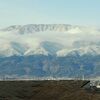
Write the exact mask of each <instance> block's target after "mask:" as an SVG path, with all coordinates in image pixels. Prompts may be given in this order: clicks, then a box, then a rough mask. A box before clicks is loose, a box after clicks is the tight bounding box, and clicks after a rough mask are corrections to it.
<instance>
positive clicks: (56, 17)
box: [0, 0, 100, 27]
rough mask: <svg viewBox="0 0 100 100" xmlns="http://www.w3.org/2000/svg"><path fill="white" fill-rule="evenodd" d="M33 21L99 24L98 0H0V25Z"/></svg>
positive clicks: (99, 4)
mask: <svg viewBox="0 0 100 100" xmlns="http://www.w3.org/2000/svg"><path fill="white" fill-rule="evenodd" d="M35 23H36V24H39V23H40V24H41V23H44V24H45V23H47V24H48V23H50V24H62V23H64V24H74V25H75V24H76V25H92V26H95V25H96V26H100V0H0V27H5V26H9V25H16V24H17V25H18V24H35Z"/></svg>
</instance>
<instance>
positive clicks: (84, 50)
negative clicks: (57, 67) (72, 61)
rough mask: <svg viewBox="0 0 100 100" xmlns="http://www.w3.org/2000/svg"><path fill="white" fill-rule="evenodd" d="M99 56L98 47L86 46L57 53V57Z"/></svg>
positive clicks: (99, 50)
mask: <svg viewBox="0 0 100 100" xmlns="http://www.w3.org/2000/svg"><path fill="white" fill-rule="evenodd" d="M70 54H71V55H77V54H78V55H80V56H82V55H100V46H99V47H97V46H86V47H80V48H74V49H63V50H60V51H58V52H57V56H58V57H63V56H67V55H70Z"/></svg>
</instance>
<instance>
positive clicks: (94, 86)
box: [81, 80, 100, 92]
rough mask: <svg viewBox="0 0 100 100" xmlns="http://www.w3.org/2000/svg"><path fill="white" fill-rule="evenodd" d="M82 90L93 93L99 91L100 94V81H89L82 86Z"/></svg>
mask: <svg viewBox="0 0 100 100" xmlns="http://www.w3.org/2000/svg"><path fill="white" fill-rule="evenodd" d="M81 87H82V88H84V89H86V90H91V91H99V92H100V81H92V80H91V81H87V82H85V83H84V84H83V85H82V86H81Z"/></svg>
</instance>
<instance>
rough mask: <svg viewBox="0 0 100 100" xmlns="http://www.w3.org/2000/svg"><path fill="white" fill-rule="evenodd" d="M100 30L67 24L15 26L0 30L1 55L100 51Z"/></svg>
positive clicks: (95, 52)
mask: <svg viewBox="0 0 100 100" xmlns="http://www.w3.org/2000/svg"><path fill="white" fill-rule="evenodd" d="M99 34H100V31H99V29H97V28H93V27H83V26H72V25H67V24H29V25H23V26H22V25H14V26H9V27H7V28H4V29H1V30H0V56H1V57H3V56H4V57H8V56H13V55H18V56H28V55H40V54H41V55H56V56H66V55H68V54H76V53H77V54H79V55H80V56H81V55H84V54H92V55H99V54H100V41H99V40H100V35H99Z"/></svg>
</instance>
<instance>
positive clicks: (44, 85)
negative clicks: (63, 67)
mask: <svg viewBox="0 0 100 100" xmlns="http://www.w3.org/2000/svg"><path fill="white" fill-rule="evenodd" d="M84 82H85V81H73V80H70V81H67V80H66V81H65V80H64V81H50V80H49V81H0V100H100V94H99V93H95V92H88V91H86V90H84V89H83V88H81V86H82V85H83V84H84Z"/></svg>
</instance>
